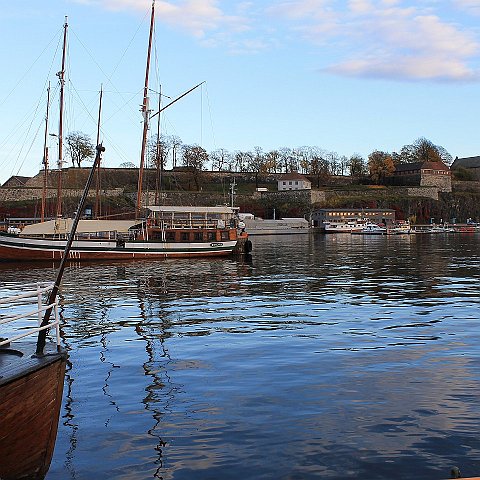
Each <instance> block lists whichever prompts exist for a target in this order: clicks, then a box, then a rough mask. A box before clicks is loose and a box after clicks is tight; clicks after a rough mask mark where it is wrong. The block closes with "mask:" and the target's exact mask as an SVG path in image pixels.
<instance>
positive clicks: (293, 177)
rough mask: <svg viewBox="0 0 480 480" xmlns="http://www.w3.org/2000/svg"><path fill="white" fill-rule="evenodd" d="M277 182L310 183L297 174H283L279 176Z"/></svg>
mask: <svg viewBox="0 0 480 480" xmlns="http://www.w3.org/2000/svg"><path fill="white" fill-rule="evenodd" d="M279 180H303V181H304V182H310V180H309V179H308V178H307V177H304V176H303V175H300V174H299V173H298V172H292V173H285V174H284V175H281V176H280V179H279Z"/></svg>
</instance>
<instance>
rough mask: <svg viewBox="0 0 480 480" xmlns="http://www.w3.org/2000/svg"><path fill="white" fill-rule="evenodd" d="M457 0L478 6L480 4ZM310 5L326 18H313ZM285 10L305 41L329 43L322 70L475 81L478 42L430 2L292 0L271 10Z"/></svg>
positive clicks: (396, 76)
mask: <svg viewBox="0 0 480 480" xmlns="http://www.w3.org/2000/svg"><path fill="white" fill-rule="evenodd" d="M456 1H457V3H460V2H462V3H463V4H464V6H466V5H467V3H468V4H469V6H470V7H473V6H474V4H475V5H477V6H479V7H480V0H476V1H475V0H456ZM314 4H317V6H319V7H321V11H322V12H328V13H329V15H325V14H322V15H315V14H314V12H313V7H314ZM437 8H438V5H437ZM285 11H287V12H289V18H291V19H295V20H296V25H295V29H296V30H297V31H302V32H303V33H304V35H305V36H306V38H307V39H308V40H309V41H312V42H315V43H319V44H322V45H323V46H325V45H327V46H328V45H330V47H331V48H329V49H328V51H327V50H324V53H325V54H328V55H329V56H330V57H331V56H332V55H334V56H336V57H337V58H338V60H337V62H336V63H335V64H334V65H333V66H329V67H326V68H325V69H324V70H326V71H330V72H335V73H337V74H344V75H352V76H354V75H356V76H366V77H382V78H398V79H412V80H416V79H421V80H451V81H459V80H472V79H478V77H479V76H478V74H477V72H475V71H474V70H473V68H472V67H471V66H470V62H471V61H474V60H475V59H476V55H477V54H478V51H479V47H480V45H479V42H478V41H477V39H476V38H475V37H474V35H473V33H472V32H469V31H468V30H466V29H462V28H461V27H460V26H459V25H458V24H453V23H450V21H446V20H443V19H442V18H441V17H440V14H439V13H437V11H436V10H435V2H430V1H427V0H425V1H423V2H421V1H419V2H415V3H414V2H410V1H407V0H349V1H348V2H347V3H346V5H345V3H344V2H341V1H340V0H339V1H335V0H330V1H327V0H324V1H322V0H317V1H314V0H305V1H304V0H297V1H293V0H292V1H289V2H283V3H281V4H280V6H279V7H277V9H276V13H277V14H282V13H284V12H285ZM291 12H296V13H297V16H296V17H294V16H292V14H291ZM299 12H302V14H301V15H300V14H299ZM334 49H335V50H336V51H334Z"/></svg>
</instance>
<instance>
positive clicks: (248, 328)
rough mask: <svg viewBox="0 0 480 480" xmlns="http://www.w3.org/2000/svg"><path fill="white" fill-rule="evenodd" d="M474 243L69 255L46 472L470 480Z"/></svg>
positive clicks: (476, 373) (478, 384) (474, 436)
mask: <svg viewBox="0 0 480 480" xmlns="http://www.w3.org/2000/svg"><path fill="white" fill-rule="evenodd" d="M479 240H480V236H479V235H478V234H473V235H472V234H470V235H463V234H457V235H445V236H443V235H435V236H428V235H418V236H414V235H412V236H405V237H402V236H392V237H378V238H376V237H361V236H350V235H344V236H342V235H339V236H310V237H309V236H305V235H300V236H298V237H292V236H285V237H258V238H256V239H255V244H254V256H253V258H251V259H232V258H228V259H198V260H195V261H193V260H167V261H158V262H149V263H143V262H132V263H122V264H119V263H114V264H81V265H71V266H70V267H69V268H68V270H67V271H66V273H65V276H64V283H63V287H62V292H61V293H62V298H61V304H62V318H63V327H62V339H63V342H64V346H65V347H66V348H67V349H68V352H69V362H70V364H69V368H68V372H67V377H66V382H67V383H66V386H65V392H64V396H65V398H64V403H63V411H62V417H61V422H60V426H59V433H58V437H57V445H56V449H55V453H54V458H53V461H52V465H51V468H50V471H49V473H48V475H47V479H48V480H52V479H62V480H64V479H87V478H105V479H109V478H115V479H127V478H128V479H133V478H135V479H148V478H163V479H189V480H190V479H196V480H197V479H213V478H215V479H217V478H219V479H220V478H222V479H223V478H228V479H242V480H244V479H246V478H248V479H260V478H265V479H271V478H275V479H292V478H298V479H300V478H301V479H309V478H319V477H321V478H369V479H381V478H416V479H417V480H418V479H432V478H447V477H448V476H449V470H450V467H451V466H452V465H458V466H459V467H460V468H461V471H462V474H463V475H464V476H473V475H475V474H477V475H478V474H479V473H480V441H479V439H478V425H479V423H480V408H479V397H478V392H479V389H480V363H479V361H478V359H479V354H480V349H479V346H478V345H479V343H480V342H479V333H478V332H479V331H480V325H479V322H480V313H479V303H480V300H479V298H478V286H479V285H480V273H479V272H480V250H479V248H478V245H479ZM0 270H1V275H2V277H3V279H4V282H6V284H7V285H11V284H12V285H14V284H17V283H18V284H20V283H25V282H30V281H34V280H35V279H38V278H45V279H46V277H51V276H52V275H53V269H52V268H51V266H50V265H49V266H41V265H25V266H13V265H9V264H3V265H1V266H0Z"/></svg>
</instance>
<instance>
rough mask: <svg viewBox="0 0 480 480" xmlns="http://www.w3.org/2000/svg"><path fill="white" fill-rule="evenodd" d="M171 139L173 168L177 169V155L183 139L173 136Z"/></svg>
mask: <svg viewBox="0 0 480 480" xmlns="http://www.w3.org/2000/svg"><path fill="white" fill-rule="evenodd" d="M170 139H171V144H172V168H175V167H176V166H177V154H178V152H179V150H180V147H181V146H182V144H183V142H182V140H181V138H180V137H178V136H176V135H172V136H171V137H170Z"/></svg>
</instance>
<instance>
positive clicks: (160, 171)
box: [155, 85, 163, 205]
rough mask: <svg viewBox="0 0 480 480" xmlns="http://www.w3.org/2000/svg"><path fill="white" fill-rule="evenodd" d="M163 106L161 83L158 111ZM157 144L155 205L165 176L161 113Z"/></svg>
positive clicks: (158, 122) (158, 123)
mask: <svg viewBox="0 0 480 480" xmlns="http://www.w3.org/2000/svg"><path fill="white" fill-rule="evenodd" d="M161 108H162V86H161V85H160V91H159V92H158V111H159V112H160V110H161ZM157 120H158V121H157V145H156V147H157V148H156V156H157V165H156V167H157V175H156V182H155V205H158V193H159V191H160V190H161V188H162V176H163V151H162V149H161V148H160V147H161V145H160V113H159V114H158V119H157Z"/></svg>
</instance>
